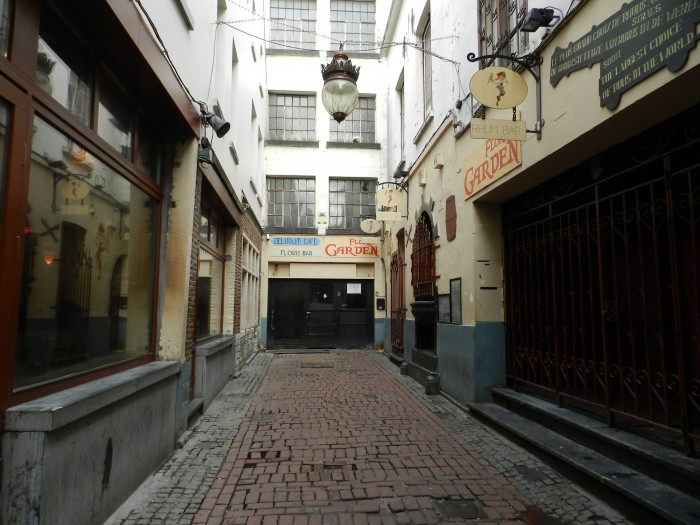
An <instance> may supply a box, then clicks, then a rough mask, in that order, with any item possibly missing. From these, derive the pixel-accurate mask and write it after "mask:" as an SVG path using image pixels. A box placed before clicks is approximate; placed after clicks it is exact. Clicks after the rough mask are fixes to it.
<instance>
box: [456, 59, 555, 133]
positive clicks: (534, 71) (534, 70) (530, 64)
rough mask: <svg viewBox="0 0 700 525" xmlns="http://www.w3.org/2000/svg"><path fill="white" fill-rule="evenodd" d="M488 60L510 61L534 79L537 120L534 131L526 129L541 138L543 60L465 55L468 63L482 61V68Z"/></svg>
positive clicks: (542, 123)
mask: <svg viewBox="0 0 700 525" xmlns="http://www.w3.org/2000/svg"><path fill="white" fill-rule="evenodd" d="M489 58H502V59H504V60H510V61H511V62H512V63H515V64H518V65H519V66H521V67H523V68H525V69H527V70H528V71H529V72H530V74H531V75H532V76H533V78H534V79H535V113H536V116H537V120H536V121H535V129H534V130H531V129H527V130H525V131H527V132H528V133H536V134H537V140H540V139H541V138H542V128H543V127H544V119H542V88H541V83H540V66H541V65H542V62H543V59H542V57H541V56H538V55H524V56H521V57H516V56H510V55H481V56H476V55H475V54H474V53H469V54H467V60H469V62H478V61H479V60H481V61H482V67H485V66H486V59H489Z"/></svg>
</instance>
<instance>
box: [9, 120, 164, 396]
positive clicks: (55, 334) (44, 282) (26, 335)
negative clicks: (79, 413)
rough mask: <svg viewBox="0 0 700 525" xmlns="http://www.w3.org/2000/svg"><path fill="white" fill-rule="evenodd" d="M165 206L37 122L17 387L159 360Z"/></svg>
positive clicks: (27, 232)
mask: <svg viewBox="0 0 700 525" xmlns="http://www.w3.org/2000/svg"><path fill="white" fill-rule="evenodd" d="M159 209H160V206H159V203H158V202H157V201H156V200H155V199H154V198H152V197H150V196H149V195H147V194H146V193H145V192H144V191H142V190H141V189H139V188H138V187H136V186H135V185H134V184H132V183H130V182H129V181H128V180H127V179H126V178H124V177H122V176H121V175H119V174H118V173H117V172H115V171H113V170H112V169H111V168H110V167H108V166H107V165H106V164H104V163H103V162H102V161H100V160H99V159H98V158H97V157H96V156H95V155H93V153H92V152H90V151H88V150H86V149H84V148H83V147H82V146H81V145H80V144H77V143H76V142H74V141H72V140H71V139H70V138H69V137H67V136H65V135H64V134H63V133H61V132H59V131H58V130H56V129H54V128H53V127H51V126H50V125H49V124H48V123H46V122H45V121H44V120H42V119H41V118H39V117H36V118H35V119H34V134H33V138H32V145H31V165H30V173H29V190H28V206H27V210H28V213H27V227H26V230H25V232H26V236H27V238H26V241H25V253H24V268H23V274H22V282H21V295H20V304H19V326H18V337H17V341H18V343H17V359H16V363H17V366H16V368H15V377H14V386H15V388H16V389H24V388H27V387H32V386H36V385H39V384H43V383H46V382H48V381H52V380H57V379H60V378H65V377H69V376H73V375H76V374H79V373H83V372H86V371H90V370H95V369H98V368H103V367H105V366H108V365H112V364H115V363H119V362H123V361H127V360H131V359H134V358H138V357H143V356H146V355H148V354H149V353H151V352H152V333H151V332H152V326H153V324H152V312H153V301H154V294H155V291H154V274H155V268H156V266H157V264H156V262H157V261H156V258H155V239H156V235H155V231H156V230H155V228H156V225H157V223H158V221H157V217H158V214H159Z"/></svg>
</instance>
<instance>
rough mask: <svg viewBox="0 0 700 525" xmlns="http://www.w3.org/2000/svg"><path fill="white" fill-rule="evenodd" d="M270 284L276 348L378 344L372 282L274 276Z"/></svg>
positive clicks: (271, 331)
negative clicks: (375, 332)
mask: <svg viewBox="0 0 700 525" xmlns="http://www.w3.org/2000/svg"><path fill="white" fill-rule="evenodd" d="M269 286H270V291H269V301H268V303H269V305H268V320H269V325H268V346H269V347H270V348H367V347H371V346H372V344H373V340H374V309H373V302H372V301H373V294H374V283H373V282H372V281H366V280H365V281H346V280H342V281H341V280H330V279H329V280H320V279H312V280H304V281H300V280H270V282H269Z"/></svg>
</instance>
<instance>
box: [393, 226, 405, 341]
mask: <svg viewBox="0 0 700 525" xmlns="http://www.w3.org/2000/svg"><path fill="white" fill-rule="evenodd" d="M401 242H403V237H402V238H401ZM402 251H403V250H396V251H395V252H394V254H393V255H392V256H391V352H392V353H394V354H397V355H403V353H404V350H405V343H404V321H405V320H406V299H405V297H404V271H405V268H406V264H405V263H404V261H403V255H402Z"/></svg>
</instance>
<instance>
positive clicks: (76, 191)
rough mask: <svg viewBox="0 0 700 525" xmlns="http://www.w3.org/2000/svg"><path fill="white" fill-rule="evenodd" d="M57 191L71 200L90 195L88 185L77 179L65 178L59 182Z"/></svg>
mask: <svg viewBox="0 0 700 525" xmlns="http://www.w3.org/2000/svg"><path fill="white" fill-rule="evenodd" d="M58 192H59V193H60V194H61V196H63V197H65V198H66V199H71V200H81V199H84V198H85V197H87V196H88V195H90V186H89V185H88V184H87V183H85V182H83V181H82V180H78V179H66V180H64V181H63V182H61V185H60V187H59V190H58Z"/></svg>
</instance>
